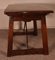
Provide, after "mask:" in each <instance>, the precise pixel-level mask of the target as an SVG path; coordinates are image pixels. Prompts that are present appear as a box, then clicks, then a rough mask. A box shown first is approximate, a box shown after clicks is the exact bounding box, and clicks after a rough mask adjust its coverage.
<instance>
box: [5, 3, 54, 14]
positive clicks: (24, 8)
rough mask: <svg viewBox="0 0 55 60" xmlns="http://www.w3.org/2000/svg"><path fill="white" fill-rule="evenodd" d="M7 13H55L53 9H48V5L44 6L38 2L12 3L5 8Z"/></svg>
mask: <svg viewBox="0 0 55 60" xmlns="http://www.w3.org/2000/svg"><path fill="white" fill-rule="evenodd" d="M4 12H5V14H10V13H16V14H17V12H18V13H27V12H29V13H33V12H34V13H53V11H52V10H50V9H46V7H43V6H41V5H38V4H36V3H35V4H34V3H33V4H30V3H27V4H11V5H8V6H7V8H6V9H5V11H4Z"/></svg>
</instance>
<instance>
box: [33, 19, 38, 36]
mask: <svg viewBox="0 0 55 60" xmlns="http://www.w3.org/2000/svg"><path fill="white" fill-rule="evenodd" d="M33 27H34V35H37V33H38V32H37V23H36V20H33Z"/></svg>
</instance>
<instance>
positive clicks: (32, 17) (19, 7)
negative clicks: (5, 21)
mask: <svg viewBox="0 0 55 60" xmlns="http://www.w3.org/2000/svg"><path fill="white" fill-rule="evenodd" d="M4 13H5V14H6V15H8V16H9V17H10V20H9V32H8V50H7V56H14V55H26V54H44V55H48V54H49V51H48V36H47V27H46V15H48V14H49V13H53V11H52V10H49V9H46V8H45V7H44V9H43V7H41V6H38V5H37V4H26V5H25V4H15V5H8V7H7V8H6V9H5V11H4ZM36 20H40V21H41V32H42V42H43V48H39V49H37V48H33V49H28V48H27V50H25V49H24V50H12V47H13V35H21V34H22V35H23V34H25V32H23V33H21V32H19V33H18V32H16V33H15V32H13V23H14V21H24V22H30V21H34V23H33V24H34V32H35V33H36V30H37V27H36ZM27 33H28V34H31V32H30V33H29V32H27Z"/></svg>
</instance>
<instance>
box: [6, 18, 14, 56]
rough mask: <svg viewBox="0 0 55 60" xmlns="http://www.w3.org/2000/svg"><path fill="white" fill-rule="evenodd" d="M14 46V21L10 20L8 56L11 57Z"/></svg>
mask: <svg viewBox="0 0 55 60" xmlns="http://www.w3.org/2000/svg"><path fill="white" fill-rule="evenodd" d="M12 46H13V21H12V19H11V18H10V20H9V31H8V50H7V56H11V54H12Z"/></svg>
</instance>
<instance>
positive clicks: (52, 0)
mask: <svg viewBox="0 0 55 60" xmlns="http://www.w3.org/2000/svg"><path fill="white" fill-rule="evenodd" d="M15 3H42V4H44V5H43V6H44V7H46V8H49V9H52V10H54V11H55V0H0V29H7V28H8V23H9V17H8V16H6V15H4V10H5V8H6V7H7V5H8V4H15ZM46 21H47V27H48V28H55V13H53V14H49V15H48V16H47V19H46ZM17 24H18V23H16V25H15V26H16V28H18V27H17V26H18V25H17ZM28 26H29V28H30V27H32V22H31V24H30V23H28ZM39 27H40V22H38V28H39Z"/></svg>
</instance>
